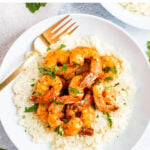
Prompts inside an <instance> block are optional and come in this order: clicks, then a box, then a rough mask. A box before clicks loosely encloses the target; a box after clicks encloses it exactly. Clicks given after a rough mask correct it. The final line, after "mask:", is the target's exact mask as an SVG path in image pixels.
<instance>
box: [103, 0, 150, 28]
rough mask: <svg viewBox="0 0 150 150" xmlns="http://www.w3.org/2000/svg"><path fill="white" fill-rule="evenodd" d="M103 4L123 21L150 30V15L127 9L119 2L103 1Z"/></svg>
mask: <svg viewBox="0 0 150 150" xmlns="http://www.w3.org/2000/svg"><path fill="white" fill-rule="evenodd" d="M101 4H102V5H103V7H104V8H105V9H106V10H107V11H109V12H110V13H111V14H112V15H113V16H115V17H116V18H118V19H120V20H121V21H123V22H125V23H127V24H129V25H132V26H134V27H138V28H141V29H147V30H150V17H147V16H142V15H136V14H134V13H132V12H130V11H128V10H126V9H125V8H123V7H122V6H120V5H119V4H118V3H101Z"/></svg>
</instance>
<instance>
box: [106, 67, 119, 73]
mask: <svg viewBox="0 0 150 150" xmlns="http://www.w3.org/2000/svg"><path fill="white" fill-rule="evenodd" d="M108 71H111V72H113V73H114V74H116V73H117V70H116V68H115V67H113V68H110V67H106V68H105V69H104V72H105V73H107V72H108Z"/></svg>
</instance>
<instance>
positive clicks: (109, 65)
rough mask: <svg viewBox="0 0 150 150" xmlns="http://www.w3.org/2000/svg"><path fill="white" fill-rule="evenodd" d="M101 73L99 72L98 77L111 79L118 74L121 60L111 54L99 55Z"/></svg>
mask: <svg viewBox="0 0 150 150" xmlns="http://www.w3.org/2000/svg"><path fill="white" fill-rule="evenodd" d="M101 62H102V70H103V73H102V74H100V78H102V79H104V80H107V81H111V80H113V79H114V78H116V77H117V76H118V73H119V72H120V69H121V60H119V59H118V58H117V57H115V56H113V55H111V56H108V55H105V56H102V57H101Z"/></svg>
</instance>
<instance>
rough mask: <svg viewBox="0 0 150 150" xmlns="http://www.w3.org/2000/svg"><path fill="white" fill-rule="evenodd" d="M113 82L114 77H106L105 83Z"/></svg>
mask: <svg viewBox="0 0 150 150" xmlns="http://www.w3.org/2000/svg"><path fill="white" fill-rule="evenodd" d="M109 80H113V77H106V78H105V81H109Z"/></svg>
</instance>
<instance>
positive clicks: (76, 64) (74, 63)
mask: <svg viewBox="0 0 150 150" xmlns="http://www.w3.org/2000/svg"><path fill="white" fill-rule="evenodd" d="M72 63H73V65H74V66H81V65H80V64H78V63H76V62H72Z"/></svg>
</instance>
